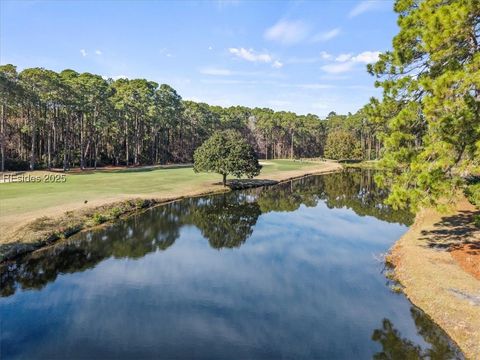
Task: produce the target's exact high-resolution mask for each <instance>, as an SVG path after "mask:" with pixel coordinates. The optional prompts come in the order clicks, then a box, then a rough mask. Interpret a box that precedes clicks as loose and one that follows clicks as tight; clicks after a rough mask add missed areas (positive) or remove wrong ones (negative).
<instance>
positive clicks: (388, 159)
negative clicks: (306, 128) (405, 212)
mask: <svg viewBox="0 0 480 360" xmlns="http://www.w3.org/2000/svg"><path fill="white" fill-rule="evenodd" d="M395 11H396V12H397V13H398V15H399V18H398V24H399V26H400V31H399V33H398V34H397V35H396V36H395V38H394V39H393V51H391V52H386V53H384V54H382V55H381V56H380V60H379V61H378V62H377V63H376V64H374V65H371V66H369V72H370V73H372V74H374V75H376V76H377V77H378V78H380V79H381V80H380V81H377V85H378V86H380V87H382V88H383V101H382V102H378V101H377V100H372V102H371V104H370V105H369V110H370V111H369V118H370V119H375V120H377V121H378V120H381V119H383V121H384V123H385V124H386V126H387V131H386V135H385V138H384V142H385V153H384V158H383V160H382V166H384V167H386V168H387V169H388V170H389V171H387V173H386V174H385V175H384V177H383V180H382V182H383V184H384V185H385V186H390V187H391V188H392V189H393V191H392V194H391V196H390V198H389V200H388V202H389V203H390V204H392V205H394V206H397V207H404V206H407V205H408V204H410V205H411V206H413V207H415V208H418V207H421V206H437V205H439V204H441V202H440V200H441V199H447V200H450V199H452V197H453V196H454V195H455V194H456V192H457V190H458V189H459V188H461V187H462V186H464V175H465V174H475V173H478V172H479V170H480V169H479V166H480V101H479V96H480V46H479V42H478V39H479V38H480V26H479V24H480V20H479V19H480V16H479V14H480V2H478V1H476V0H460V1H453V0H447V1H443V0H425V1H412V0H397V1H396V3H395Z"/></svg>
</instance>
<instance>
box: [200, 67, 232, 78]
mask: <svg viewBox="0 0 480 360" xmlns="http://www.w3.org/2000/svg"><path fill="white" fill-rule="evenodd" d="M200 73H201V74H204V75H213V76H230V75H233V73H232V71H230V70H228V69H223V68H214V67H207V68H203V69H201V70H200Z"/></svg>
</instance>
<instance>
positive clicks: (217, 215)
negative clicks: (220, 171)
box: [190, 192, 261, 249]
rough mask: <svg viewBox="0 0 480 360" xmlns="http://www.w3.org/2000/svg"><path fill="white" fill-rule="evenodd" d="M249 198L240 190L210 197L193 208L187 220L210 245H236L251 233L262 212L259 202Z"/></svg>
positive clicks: (217, 246)
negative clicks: (250, 200)
mask: <svg viewBox="0 0 480 360" xmlns="http://www.w3.org/2000/svg"><path fill="white" fill-rule="evenodd" d="M248 200H249V197H247V196H245V194H244V193H240V192H232V193H229V194H222V195H219V196H215V197H211V198H209V199H206V200H205V201H204V202H202V203H201V204H198V205H197V206H196V207H195V208H194V209H193V210H192V212H191V215H190V222H191V223H192V224H194V225H195V226H196V227H197V228H199V229H200V231H201V232H202V235H203V236H204V237H205V238H207V239H208V242H209V243H210V246H211V247H213V248H215V249H219V248H224V247H226V248H233V247H239V246H240V245H242V244H243V243H244V242H245V240H246V239H247V238H248V237H249V236H250V235H251V234H252V232H253V227H254V226H255V224H256V223H257V219H258V217H259V216H260V214H261V211H260V208H259V206H258V204H257V203H256V202H249V201H248Z"/></svg>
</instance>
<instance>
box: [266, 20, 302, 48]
mask: <svg viewBox="0 0 480 360" xmlns="http://www.w3.org/2000/svg"><path fill="white" fill-rule="evenodd" d="M307 34H308V27H307V25H306V24H305V23H304V22H303V21H287V20H280V21H279V22H277V23H276V24H275V25H273V26H272V27H270V28H268V29H267V30H266V31H265V34H264V37H265V39H267V40H272V41H277V42H279V43H282V44H286V45H290V44H295V43H298V42H299V41H302V40H303V39H304V38H305V37H306V36H307Z"/></svg>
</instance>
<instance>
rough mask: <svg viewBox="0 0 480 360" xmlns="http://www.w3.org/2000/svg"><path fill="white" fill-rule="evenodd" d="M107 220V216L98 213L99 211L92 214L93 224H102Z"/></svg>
mask: <svg viewBox="0 0 480 360" xmlns="http://www.w3.org/2000/svg"><path fill="white" fill-rule="evenodd" d="M107 220H108V218H107V217H106V216H105V215H104V214H102V213H99V212H96V213H94V214H93V216H92V221H93V223H94V224H95V225H100V224H103V223H104V222H106V221H107Z"/></svg>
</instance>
